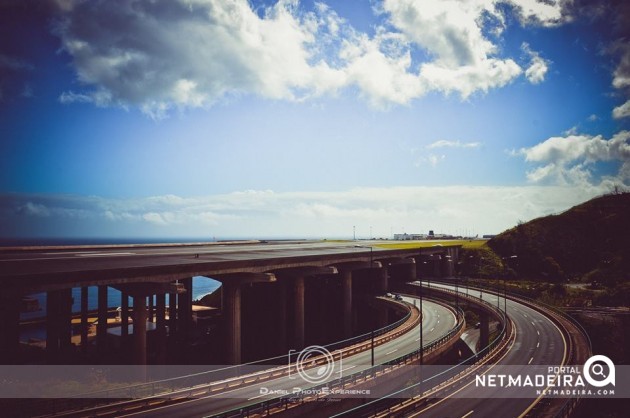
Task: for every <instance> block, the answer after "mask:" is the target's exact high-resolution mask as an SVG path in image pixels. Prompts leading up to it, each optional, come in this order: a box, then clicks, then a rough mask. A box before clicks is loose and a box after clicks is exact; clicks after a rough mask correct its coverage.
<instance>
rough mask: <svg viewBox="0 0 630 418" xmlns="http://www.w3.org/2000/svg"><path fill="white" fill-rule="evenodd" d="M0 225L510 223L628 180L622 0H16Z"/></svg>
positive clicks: (471, 228)
mask: <svg viewBox="0 0 630 418" xmlns="http://www.w3.org/2000/svg"><path fill="white" fill-rule="evenodd" d="M1 4H2V5H0V238H5V239H6V238H28V237H140V238H142V237H145V238H149V237H151V238H155V237H190V238H201V239H212V238H213V237H216V238H227V237H328V238H333V237H351V236H352V232H353V227H356V233H357V236H358V237H362V238H367V237H369V236H370V230H371V231H372V232H371V233H372V236H374V237H387V236H390V234H391V233H396V232H403V231H404V232H408V233H411V232H423V233H426V232H427V231H428V230H429V229H433V230H436V232H444V233H457V234H465V233H468V234H472V233H474V234H490V233H498V232H500V231H502V230H504V229H506V228H509V227H511V226H513V225H515V224H516V223H517V222H518V221H526V220H529V219H532V218H535V217H537V216H541V215H545V214H549V213H556V212H559V211H562V210H565V209H567V208H569V207H570V206H572V205H574V204H577V203H580V202H582V201H585V200H587V199H589V198H591V197H593V196H597V195H600V194H602V193H606V192H609V191H610V190H611V189H613V188H614V187H615V186H617V187H621V188H624V187H626V188H627V187H628V186H629V185H630V30H629V29H628V28H629V26H628V25H627V22H628V21H629V20H630V4H629V3H628V2H627V1H622V0H620V1H602V2H597V1H588V0H567V1H563V0H560V1H554V0H548V1H544V2H542V1H536V0H503V1H501V0H354V1H347V0H335V1H333V0H330V1H322V2H313V1H310V0H302V1H297V0H279V1H276V0H264V1H253V0H251V1H247V0H120V1H96V0H94V1H91V0H87V1H78V0H76V1H75V0H57V1H52V0H51V1H35V0H13V1H12V0H5V1H3V2H2V3H1Z"/></svg>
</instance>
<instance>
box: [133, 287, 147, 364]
mask: <svg viewBox="0 0 630 418" xmlns="http://www.w3.org/2000/svg"><path fill="white" fill-rule="evenodd" d="M147 318H148V315H147V297H146V296H134V298H133V362H134V364H138V365H144V364H147Z"/></svg>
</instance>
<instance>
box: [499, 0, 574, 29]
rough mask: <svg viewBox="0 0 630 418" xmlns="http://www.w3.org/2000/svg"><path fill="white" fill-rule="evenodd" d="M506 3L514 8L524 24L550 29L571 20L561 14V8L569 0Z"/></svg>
mask: <svg viewBox="0 0 630 418" xmlns="http://www.w3.org/2000/svg"><path fill="white" fill-rule="evenodd" d="M508 3H511V4H513V5H514V6H515V7H516V9H517V11H518V16H519V17H520V19H521V22H522V23H524V24H532V25H541V26H545V27H551V26H557V25H559V24H561V23H563V22H564V20H566V19H570V18H571V17H570V16H566V15H564V14H563V6H564V5H565V3H570V0H568V1H563V0H544V1H542V0H508Z"/></svg>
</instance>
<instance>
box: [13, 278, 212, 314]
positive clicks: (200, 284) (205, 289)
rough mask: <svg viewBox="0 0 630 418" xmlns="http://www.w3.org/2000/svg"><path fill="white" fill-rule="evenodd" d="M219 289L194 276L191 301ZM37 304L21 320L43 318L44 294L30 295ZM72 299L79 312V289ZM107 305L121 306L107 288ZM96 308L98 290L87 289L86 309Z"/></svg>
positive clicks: (117, 296)
mask: <svg viewBox="0 0 630 418" xmlns="http://www.w3.org/2000/svg"><path fill="white" fill-rule="evenodd" d="M219 287H221V282H218V281H216V280H213V279H209V278H207V277H202V276H196V277H193V300H195V299H200V298H202V297H203V296H205V295H207V294H208V293H212V292H214V291H215V290H217V289H218V288H219ZM30 296H31V297H33V298H35V299H37V300H38V302H39V307H40V308H41V310H39V311H37V312H28V313H22V314H21V318H22V319H33V318H38V317H41V316H44V315H45V314H46V293H36V294H34V295H30ZM72 298H73V299H74V301H73V304H72V312H81V288H79V287H75V288H73V289H72ZM166 303H167V304H168V294H167V295H166ZM107 304H108V306H109V307H112V308H116V307H119V306H120V305H121V303H120V291H118V290H116V289H114V288H112V287H109V288H108V291H107ZM129 305H130V306H133V298H130V299H129ZM97 307H98V288H97V287H96V286H90V287H88V309H96V308H97Z"/></svg>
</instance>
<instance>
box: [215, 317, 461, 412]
mask: <svg viewBox="0 0 630 418" xmlns="http://www.w3.org/2000/svg"><path fill="white" fill-rule="evenodd" d="M451 308H452V307H451ZM456 318H457V325H456V326H455V328H453V329H452V330H451V331H449V332H448V333H447V334H445V335H444V336H442V337H441V338H439V339H438V340H435V341H432V342H431V343H428V344H425V345H424V346H423V348H422V349H420V348H418V349H417V350H415V351H413V352H411V353H408V354H404V355H402V356H400V357H397V358H396V359H394V360H391V361H388V362H385V363H381V364H379V365H375V366H374V367H370V368H369V369H365V370H362V371H358V372H354V373H352V374H350V375H347V376H342V377H340V378H339V379H335V380H334V381H332V382H326V383H322V384H320V385H316V386H313V387H309V388H308V391H309V393H325V392H324V391H323V390H322V389H323V388H329V389H331V390H334V389H336V388H340V387H341V388H345V387H346V386H347V385H357V384H360V383H364V382H367V381H369V380H372V379H376V378H378V377H382V376H383V375H385V374H387V373H390V372H392V371H394V370H397V369H399V368H400V367H402V366H405V365H408V364H410V363H413V362H417V361H418V360H419V359H420V353H421V352H422V355H427V354H430V353H431V352H433V351H435V350H437V349H439V348H440V347H442V346H443V345H444V344H446V343H447V342H449V341H450V340H451V338H452V337H453V336H455V335H457V334H458V333H459V332H460V331H462V330H463V326H464V312H463V311H462V310H461V309H458V310H456ZM383 366H384V367H383ZM325 396H326V395H310V394H304V393H296V394H291V395H285V396H280V397H276V398H273V399H269V400H264V401H259V402H255V403H252V404H250V405H246V406H242V407H239V408H234V409H232V410H229V411H226V412H222V413H219V414H215V415H212V417H215V418H233V417H244V416H245V417H249V416H252V415H255V414H263V413H264V414H270V413H272V412H279V411H281V410H287V409H289V408H291V407H295V406H297V405H301V404H303V403H304V402H305V401H308V400H315V399H318V398H321V397H325Z"/></svg>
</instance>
